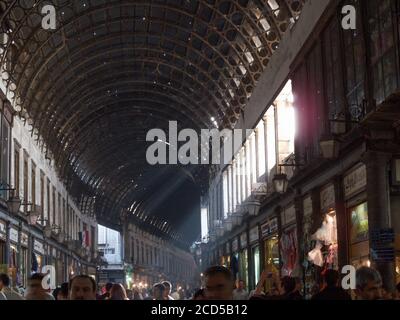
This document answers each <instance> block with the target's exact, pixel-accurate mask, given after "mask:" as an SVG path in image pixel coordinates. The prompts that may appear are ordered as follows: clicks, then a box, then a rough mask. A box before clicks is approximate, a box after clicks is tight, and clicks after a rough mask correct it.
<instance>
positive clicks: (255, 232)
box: [248, 226, 261, 290]
mask: <svg viewBox="0 0 400 320" xmlns="http://www.w3.org/2000/svg"><path fill="white" fill-rule="evenodd" d="M259 237H260V236H259V228H258V226H255V227H253V228H252V229H251V230H250V233H249V241H250V246H251V263H250V266H251V272H250V276H251V279H250V283H249V287H248V289H249V290H253V289H255V287H256V286H257V283H258V281H259V280H260V274H261V271H260V269H261V264H260V246H259Z"/></svg>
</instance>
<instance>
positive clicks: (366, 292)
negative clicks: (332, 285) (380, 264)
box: [355, 267, 382, 300]
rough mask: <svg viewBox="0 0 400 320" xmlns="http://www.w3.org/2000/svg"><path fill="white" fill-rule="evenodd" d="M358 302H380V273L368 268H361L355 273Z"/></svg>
mask: <svg viewBox="0 0 400 320" xmlns="http://www.w3.org/2000/svg"><path fill="white" fill-rule="evenodd" d="M355 293H356V295H357V299H358V300H381V299H382V277H381V275H380V273H379V272H378V271H377V270H375V269H373V268H369V267H361V268H360V269H358V270H357V271H356V290H355Z"/></svg>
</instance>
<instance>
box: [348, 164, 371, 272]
mask: <svg viewBox="0 0 400 320" xmlns="http://www.w3.org/2000/svg"><path fill="white" fill-rule="evenodd" d="M366 185H367V172H366V167H365V165H358V166H356V167H355V168H353V169H352V170H351V171H350V172H349V173H348V174H347V175H346V176H345V177H344V179H343V186H344V196H345V200H346V211H347V219H348V226H349V228H348V238H349V262H350V263H351V264H352V265H353V266H355V267H356V268H358V267H361V266H369V265H370V256H369V251H370V248H369V225H368V204H367V202H366V194H365V188H366Z"/></svg>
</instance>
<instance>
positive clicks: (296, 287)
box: [194, 266, 400, 300]
mask: <svg viewBox="0 0 400 320" xmlns="http://www.w3.org/2000/svg"><path fill="white" fill-rule="evenodd" d="M323 278H324V283H323V284H322V285H321V286H316V287H315V288H314V292H313V295H312V297H311V300H400V283H399V284H397V286H396V290H395V291H394V292H390V291H389V290H387V289H385V288H384V287H383V283H382V278H381V275H380V274H379V272H378V271H377V270H375V269H373V268H370V267H362V268H360V269H358V270H357V272H356V284H355V289H354V290H351V289H349V290H344V289H343V287H342V286H341V279H340V275H339V273H338V271H336V270H327V271H326V272H325V273H324V276H323ZM267 279H270V283H272V285H271V286H270V287H271V289H270V290H269V291H268V292H264V288H265V283H266V281H267ZM204 280H205V281H204V288H203V289H201V290H199V291H198V292H197V294H196V295H195V296H194V299H196V300H201V299H204V300H305V299H304V297H303V295H302V281H301V280H300V279H299V278H294V277H289V276H285V277H283V278H279V277H278V276H277V275H276V274H273V273H268V272H266V271H264V272H263V273H262V274H261V277H260V281H259V282H258V284H257V287H256V289H255V290H253V291H251V292H247V291H246V289H245V287H244V282H243V281H242V280H238V281H237V285H236V286H234V285H233V284H234V278H233V276H232V274H231V272H230V270H229V269H227V268H225V267H222V266H215V267H211V268H209V269H208V270H207V271H206V272H205V278H204Z"/></svg>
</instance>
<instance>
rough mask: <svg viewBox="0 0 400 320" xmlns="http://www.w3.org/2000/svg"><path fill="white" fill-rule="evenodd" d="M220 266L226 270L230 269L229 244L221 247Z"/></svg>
mask: <svg viewBox="0 0 400 320" xmlns="http://www.w3.org/2000/svg"><path fill="white" fill-rule="evenodd" d="M221 266H224V267H226V268H228V269H230V267H231V248H230V245H229V242H227V243H226V244H225V246H224V247H223V255H222V257H221Z"/></svg>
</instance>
